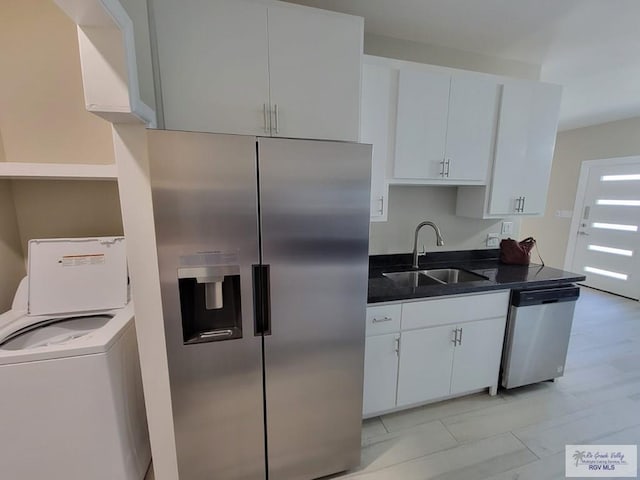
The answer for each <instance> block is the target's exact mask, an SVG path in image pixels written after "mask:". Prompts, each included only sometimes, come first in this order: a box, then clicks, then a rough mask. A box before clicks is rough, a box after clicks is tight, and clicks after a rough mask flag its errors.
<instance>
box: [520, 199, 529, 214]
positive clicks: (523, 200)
mask: <svg viewBox="0 0 640 480" xmlns="http://www.w3.org/2000/svg"><path fill="white" fill-rule="evenodd" d="M526 200H527V197H522V207H521V208H522V210H520V212H522V213H524V202H525V201H526Z"/></svg>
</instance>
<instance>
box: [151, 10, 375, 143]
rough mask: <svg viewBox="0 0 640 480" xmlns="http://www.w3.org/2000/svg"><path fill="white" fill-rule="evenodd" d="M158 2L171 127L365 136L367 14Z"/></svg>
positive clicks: (156, 14)
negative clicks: (362, 119)
mask: <svg viewBox="0 0 640 480" xmlns="http://www.w3.org/2000/svg"><path fill="white" fill-rule="evenodd" d="M153 5H154V12H153V13H154V17H155V23H156V36H157V44H158V64H159V65H158V67H159V72H160V84H161V91H162V99H163V106H164V120H165V127H166V128H168V129H176V130H195V131H204V132H217V133H235V134H247V135H273V136H283V137H302V138H319V139H334V140H352V141H356V140H357V139H358V130H359V109H360V105H359V101H360V73H361V55H362V38H363V21H362V19H361V18H358V17H353V16H349V15H342V14H337V13H332V12H324V11H322V10H316V9H311V8H307V7H300V6H297V5H287V4H284V3H280V2H258V1H247V0H214V1H209V2H202V1H200V2H186V3H184V2H182V3H181V2H174V1H171V0H154V4H153Z"/></svg>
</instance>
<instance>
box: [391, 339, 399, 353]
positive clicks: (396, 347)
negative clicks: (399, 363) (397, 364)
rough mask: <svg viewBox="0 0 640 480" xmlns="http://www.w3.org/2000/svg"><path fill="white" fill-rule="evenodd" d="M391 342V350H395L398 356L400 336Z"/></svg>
mask: <svg viewBox="0 0 640 480" xmlns="http://www.w3.org/2000/svg"><path fill="white" fill-rule="evenodd" d="M393 344H394V345H393V351H394V352H396V355H398V356H400V337H395V338H394V339H393Z"/></svg>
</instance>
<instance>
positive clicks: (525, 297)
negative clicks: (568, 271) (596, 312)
mask: <svg viewBox="0 0 640 480" xmlns="http://www.w3.org/2000/svg"><path fill="white" fill-rule="evenodd" d="M579 296H580V287H576V286H575V285H569V286H566V285H565V286H561V287H553V288H544V289H539V290H515V291H514V292H513V294H512V296H511V305H513V306H515V307H528V306H532V305H545V304H549V303H559V302H575V301H576V300H578V297H579Z"/></svg>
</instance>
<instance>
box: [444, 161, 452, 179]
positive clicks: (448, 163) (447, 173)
mask: <svg viewBox="0 0 640 480" xmlns="http://www.w3.org/2000/svg"><path fill="white" fill-rule="evenodd" d="M450 168H451V159H450V158H447V172H446V173H445V177H447V178H449V169H450Z"/></svg>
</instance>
